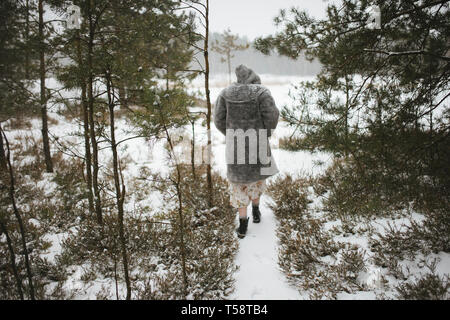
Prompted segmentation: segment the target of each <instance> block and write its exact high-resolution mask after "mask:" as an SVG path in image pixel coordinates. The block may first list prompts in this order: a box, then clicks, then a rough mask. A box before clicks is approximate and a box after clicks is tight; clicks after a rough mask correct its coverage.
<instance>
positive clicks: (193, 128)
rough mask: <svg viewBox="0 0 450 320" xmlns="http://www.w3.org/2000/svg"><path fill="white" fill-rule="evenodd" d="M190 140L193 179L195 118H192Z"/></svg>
mask: <svg viewBox="0 0 450 320" xmlns="http://www.w3.org/2000/svg"><path fill="white" fill-rule="evenodd" d="M191 124H192V142H191V167H192V176H193V178H194V180H195V179H196V177H195V119H193V120H192V123H191Z"/></svg>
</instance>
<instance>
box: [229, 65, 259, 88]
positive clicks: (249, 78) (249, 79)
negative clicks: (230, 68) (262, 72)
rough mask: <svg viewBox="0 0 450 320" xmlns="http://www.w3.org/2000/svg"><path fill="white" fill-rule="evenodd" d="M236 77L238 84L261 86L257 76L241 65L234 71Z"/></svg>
mask: <svg viewBox="0 0 450 320" xmlns="http://www.w3.org/2000/svg"><path fill="white" fill-rule="evenodd" d="M235 73H236V77H237V82H238V83H243V84H249V83H255V84H261V79H260V78H259V76H258V75H257V74H256V73H255V72H254V71H253V70H252V69H250V68H247V67H246V66H244V65H243V64H241V65H239V66H238V67H237V68H236V70H235Z"/></svg>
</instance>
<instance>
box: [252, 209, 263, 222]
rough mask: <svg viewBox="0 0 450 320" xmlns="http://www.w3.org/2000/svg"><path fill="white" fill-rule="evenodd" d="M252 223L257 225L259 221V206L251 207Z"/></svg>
mask: <svg viewBox="0 0 450 320" xmlns="http://www.w3.org/2000/svg"><path fill="white" fill-rule="evenodd" d="M252 209H253V210H252V215H253V223H259V222H260V221H261V212H260V211H259V206H252Z"/></svg>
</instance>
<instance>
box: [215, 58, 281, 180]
mask: <svg viewBox="0 0 450 320" xmlns="http://www.w3.org/2000/svg"><path fill="white" fill-rule="evenodd" d="M236 76H237V82H235V83H233V84H231V85H230V86H229V87H227V88H225V89H223V90H222V91H221V93H220V94H219V96H218V98H217V101H216V103H215V107H214V113H213V117H214V124H215V125H216V127H217V129H218V130H219V131H220V132H222V133H223V134H224V135H225V136H226V148H225V154H226V158H227V178H228V180H229V181H230V182H233V183H241V184H242V183H245V184H246V183H251V182H255V181H258V180H263V179H266V178H268V177H270V176H272V175H274V174H276V173H277V172H278V168H277V166H276V164H275V160H274V158H273V156H272V153H271V150H270V145H269V140H268V137H270V135H271V134H272V131H273V130H274V129H275V128H276V126H277V123H278V117H279V111H278V108H277V107H276V105H275V101H274V100H273V97H272V95H271V94H270V91H269V90H268V89H267V88H266V87H264V86H262V85H261V80H260V78H259V77H258V75H256V74H255V73H254V72H253V70H251V69H249V68H247V67H245V66H244V65H240V66H238V67H237V68H236Z"/></svg>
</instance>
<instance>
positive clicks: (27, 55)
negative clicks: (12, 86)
mask: <svg viewBox="0 0 450 320" xmlns="http://www.w3.org/2000/svg"><path fill="white" fill-rule="evenodd" d="M26 11H27V12H26V15H25V42H26V43H27V44H28V41H29V38H30V3H29V0H27V2H26ZM25 78H26V79H30V52H29V50H25Z"/></svg>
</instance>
